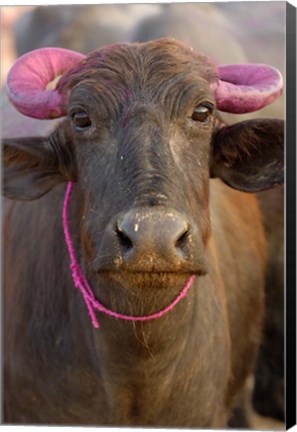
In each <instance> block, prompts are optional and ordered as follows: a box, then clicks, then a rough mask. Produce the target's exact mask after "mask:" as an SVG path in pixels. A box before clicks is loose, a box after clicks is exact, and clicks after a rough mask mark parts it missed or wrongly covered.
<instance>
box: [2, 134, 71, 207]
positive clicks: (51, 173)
mask: <svg viewBox="0 0 297 432" xmlns="http://www.w3.org/2000/svg"><path fill="white" fill-rule="evenodd" d="M2 145H3V165H4V169H3V192H4V195H5V196H6V197H8V198H12V199H18V200H34V199H36V198H39V197H41V196H42V195H44V194H46V193H47V192H48V191H49V190H50V189H52V188H53V187H54V186H56V185H57V184H58V183H61V182H65V181H69V180H75V170H74V161H73V154H72V151H71V149H70V145H69V143H67V140H65V139H62V137H61V136H60V134H59V132H58V131H57V132H54V133H53V134H52V135H50V136H49V137H47V138H43V137H34V138H27V137H26V138H11V139H5V138H4V139H3V140H2Z"/></svg>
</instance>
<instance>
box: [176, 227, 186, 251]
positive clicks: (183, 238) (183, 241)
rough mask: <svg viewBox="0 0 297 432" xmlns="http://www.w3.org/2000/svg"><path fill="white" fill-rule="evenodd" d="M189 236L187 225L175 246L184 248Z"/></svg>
mask: <svg viewBox="0 0 297 432" xmlns="http://www.w3.org/2000/svg"><path fill="white" fill-rule="evenodd" d="M188 238H189V229H188V227H185V229H184V230H183V231H182V232H181V233H180V235H179V237H178V239H177V240H176V242H175V248H176V249H184V247H185V246H186V244H187V242H188Z"/></svg>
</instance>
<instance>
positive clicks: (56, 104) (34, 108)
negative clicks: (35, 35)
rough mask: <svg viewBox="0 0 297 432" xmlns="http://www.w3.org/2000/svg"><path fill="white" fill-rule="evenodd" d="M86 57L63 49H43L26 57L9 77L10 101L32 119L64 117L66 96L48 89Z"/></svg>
mask: <svg viewBox="0 0 297 432" xmlns="http://www.w3.org/2000/svg"><path fill="white" fill-rule="evenodd" d="M84 58H85V56H84V55H83V54H80V53H78V52H75V51H71V50H67V49H63V48H41V49H37V50H34V51H31V52H29V53H27V54H24V55H23V56H22V57H20V58H19V59H18V60H17V61H16V63H15V64H14V65H13V66H12V68H11V69H10V71H9V74H8V77H7V90H8V96H9V99H10V101H11V102H12V104H13V105H14V106H15V107H16V109H17V110H18V111H20V112H21V113H22V114H25V115H27V116H29V117H34V118H38V119H49V118H56V117H62V116H63V115H65V105H66V100H65V96H64V95H63V94H61V93H59V92H58V91H57V90H47V89H46V87H47V85H48V84H49V83H50V82H51V81H53V80H54V79H55V78H56V77H58V76H59V75H62V74H64V73H65V72H67V71H68V70H69V69H71V68H72V67H73V66H75V65H76V64H77V63H79V62H80V61H81V60H83V59H84Z"/></svg>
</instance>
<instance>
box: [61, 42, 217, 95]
mask: <svg viewBox="0 0 297 432" xmlns="http://www.w3.org/2000/svg"><path fill="white" fill-rule="evenodd" d="M217 79H218V76H217V72H216V68H215V66H214V64H213V63H212V62H211V61H210V60H209V59H208V58H207V57H206V56H203V55H198V54H196V53H194V52H193V51H192V50H191V49H190V48H189V47H187V46H186V45H184V44H182V43H180V42H177V41H174V40H171V39H161V40H158V41H153V42H148V43H142V44H128V43H117V44H114V45H110V46H107V47H104V48H102V49H99V50H97V51H94V52H93V53H91V54H89V55H88V56H87V57H86V58H85V59H84V60H83V61H82V62H81V63H79V65H77V66H76V67H75V68H74V69H72V70H71V71H70V72H69V73H68V74H66V75H65V76H64V77H63V78H62V79H61V80H60V83H59V87H60V88H63V89H65V88H67V89H73V88H74V87H77V86H78V85H82V84H84V83H90V82H92V83H97V84H96V85H99V86H102V85H105V86H107V87H109V86H117V87H123V86H124V87H125V88H127V87H128V88H131V87H136V88H137V87H140V86H144V85H145V86H146V87H147V88H154V89H155V90H156V91H157V89H158V86H159V85H161V83H167V84H168V85H169V84H170V83H171V84H172V85H174V84H177V83H183V82H184V83H185V84H187V85H190V84H191V83H193V84H194V83H195V82H196V83H197V82H200V83H201V85H202V86H203V84H204V86H207V85H209V84H211V83H212V82H214V81H216V80H217Z"/></svg>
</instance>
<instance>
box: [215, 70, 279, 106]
mask: <svg viewBox="0 0 297 432" xmlns="http://www.w3.org/2000/svg"><path fill="white" fill-rule="evenodd" d="M217 70H218V73H219V82H218V84H217V86H216V87H215V88H214V94H215V99H216V103H217V108H218V109H219V110H221V111H226V112H231V113H236V114H243V113H248V112H253V111H257V110H259V109H261V108H263V107H264V106H266V105H269V104H271V103H272V102H273V101H274V100H275V99H277V98H278V97H279V96H280V95H281V94H282V89H283V78H282V75H281V73H280V72H279V71H278V70H277V69H275V68H273V67H272V66H267V65H264V64H243V65H240V64H238V65H226V66H219V67H218V68H217Z"/></svg>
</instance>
